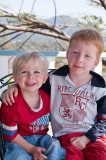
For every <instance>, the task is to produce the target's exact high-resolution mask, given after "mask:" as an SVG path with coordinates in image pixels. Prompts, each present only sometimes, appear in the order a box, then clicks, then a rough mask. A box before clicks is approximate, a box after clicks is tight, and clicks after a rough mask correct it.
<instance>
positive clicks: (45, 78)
mask: <svg viewBox="0 0 106 160" xmlns="http://www.w3.org/2000/svg"><path fill="white" fill-rule="evenodd" d="M47 79H48V73H47V74H46V75H45V77H44V81H43V83H45V82H46V81H47Z"/></svg>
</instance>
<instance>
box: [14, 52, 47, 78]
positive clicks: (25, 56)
mask: <svg viewBox="0 0 106 160" xmlns="http://www.w3.org/2000/svg"><path fill="white" fill-rule="evenodd" d="M30 60H33V61H34V62H35V65H36V64H39V63H40V65H42V67H43V69H44V72H45V74H46V73H47V72H48V66H49V64H48V61H47V59H46V57H45V56H43V55H42V54H40V53H38V52H29V53H22V54H20V55H18V56H17V57H16V58H15V59H14V61H13V65H12V71H13V74H14V75H15V76H16V75H17V72H18V69H19V68H20V67H23V66H25V65H27V63H28V62H29V61H30Z"/></svg>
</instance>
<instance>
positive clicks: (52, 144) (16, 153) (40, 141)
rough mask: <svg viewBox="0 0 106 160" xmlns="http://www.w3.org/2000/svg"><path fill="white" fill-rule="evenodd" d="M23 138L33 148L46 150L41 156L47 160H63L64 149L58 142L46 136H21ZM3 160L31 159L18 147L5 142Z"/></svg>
mask: <svg viewBox="0 0 106 160" xmlns="http://www.w3.org/2000/svg"><path fill="white" fill-rule="evenodd" d="M23 138H24V139H25V140H26V141H28V142H29V143H31V144H32V145H34V146H38V147H42V148H46V152H44V153H43V154H44V155H46V156H47V157H48V158H47V160H65V149H64V148H62V147H61V145H60V142H59V140H57V139H54V138H52V137H51V136H49V135H48V134H47V135H32V136H23ZM5 148H6V152H5V158H4V160H32V157H31V156H30V155H29V154H28V153H27V152H26V151H25V150H24V149H23V148H21V147H20V146H18V145H17V144H15V143H11V142H10V141H6V140H5Z"/></svg>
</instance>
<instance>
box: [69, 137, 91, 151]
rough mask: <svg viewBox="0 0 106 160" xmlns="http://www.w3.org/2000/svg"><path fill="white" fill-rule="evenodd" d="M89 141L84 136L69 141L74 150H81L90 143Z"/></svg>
mask: <svg viewBox="0 0 106 160" xmlns="http://www.w3.org/2000/svg"><path fill="white" fill-rule="evenodd" d="M90 142H91V140H90V139H89V138H87V137H86V136H85V135H83V136H80V137H74V138H71V139H70V144H72V145H73V146H75V147H76V148H78V149H80V150H83V149H84V148H85V147H86V145H87V144H88V143H90Z"/></svg>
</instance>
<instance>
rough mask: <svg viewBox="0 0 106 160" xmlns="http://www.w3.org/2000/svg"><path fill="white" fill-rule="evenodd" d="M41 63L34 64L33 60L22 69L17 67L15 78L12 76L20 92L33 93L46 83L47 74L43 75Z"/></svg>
mask: <svg viewBox="0 0 106 160" xmlns="http://www.w3.org/2000/svg"><path fill="white" fill-rule="evenodd" d="M43 67H44V66H43V65H42V64H41V63H38V62H37V63H35V61H34V60H33V59H31V60H30V61H29V63H27V64H26V65H23V67H19V69H18V71H17V76H15V75H13V77H14V79H15V81H16V82H17V83H18V84H19V86H20V88H21V91H22V92H24V91H25V92H28V93H29V92H35V91H38V89H39V88H40V87H41V86H42V84H43V83H45V82H46V80H47V78H48V74H47V73H45V70H44V68H43Z"/></svg>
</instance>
